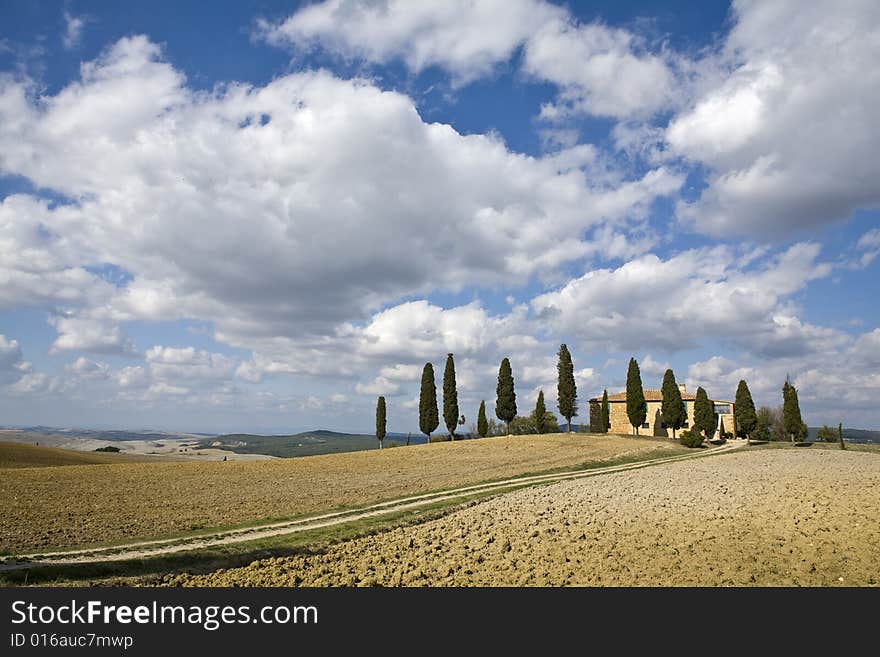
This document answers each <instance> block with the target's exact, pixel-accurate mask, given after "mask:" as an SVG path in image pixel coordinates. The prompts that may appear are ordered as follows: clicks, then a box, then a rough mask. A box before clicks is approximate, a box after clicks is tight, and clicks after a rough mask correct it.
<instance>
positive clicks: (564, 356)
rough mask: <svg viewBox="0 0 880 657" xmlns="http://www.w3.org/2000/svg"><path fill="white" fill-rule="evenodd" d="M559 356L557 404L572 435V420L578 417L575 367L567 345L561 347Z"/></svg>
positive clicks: (557, 366)
mask: <svg viewBox="0 0 880 657" xmlns="http://www.w3.org/2000/svg"><path fill="white" fill-rule="evenodd" d="M558 356H559V362H558V363H557V365H556V369H557V371H558V372H559V383H558V384H557V386H556V392H557V403H558V406H559V413H560V415H562V417H564V418H565V421H566V422H567V423H568V433H571V418H573V417H577V386H576V385H575V383H574V365H573V364H572V362H571V354H570V353H568V347H567V346H566V345H565V344H561V345H559V353H558Z"/></svg>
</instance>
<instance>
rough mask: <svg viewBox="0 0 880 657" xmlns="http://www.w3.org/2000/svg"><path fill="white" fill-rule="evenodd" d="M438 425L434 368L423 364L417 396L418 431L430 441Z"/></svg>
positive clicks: (429, 364)
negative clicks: (420, 386) (420, 384)
mask: <svg viewBox="0 0 880 657" xmlns="http://www.w3.org/2000/svg"><path fill="white" fill-rule="evenodd" d="M439 424H440V418H439V417H438V415H437V386H436V385H435V383H434V366H433V365H431V363H425V368H424V369H423V370H422V389H421V392H420V394H419V430H420V431H421V432H422V433H423V434H425V435H426V436H427V437H428V442H430V441H431V432H432V431H434V430H435V429H436V428H437V426H438V425H439Z"/></svg>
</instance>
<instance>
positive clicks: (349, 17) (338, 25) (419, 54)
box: [259, 0, 564, 83]
mask: <svg viewBox="0 0 880 657" xmlns="http://www.w3.org/2000/svg"><path fill="white" fill-rule="evenodd" d="M563 13H564V12H563V10H562V9H560V8H557V7H554V6H553V5H550V4H548V3H546V2H541V1H538V0H516V1H513V2H511V1H510V0H482V1H481V2H469V1H468V0H451V1H443V0H437V1H434V0H427V1H424V2H407V1H406V0H389V1H388V2H381V3H380V2H374V3H356V2H347V1H346V0H326V1H325V2H319V3H315V4H311V5H308V6H306V7H304V8H302V9H300V10H298V11H297V12H296V13H294V14H293V15H292V16H290V17H288V18H286V19H284V20H282V21H280V22H278V23H269V22H266V21H261V22H260V23H259V29H260V32H261V34H262V36H263V37H264V38H265V39H266V40H267V41H268V42H269V43H272V44H275V45H288V46H293V47H297V48H303V47H307V48H314V47H321V48H323V49H325V50H329V51H331V52H334V53H336V54H339V55H341V56H343V57H346V58H349V59H353V58H359V59H365V60H367V61H371V62H375V63H385V62H388V61H389V60H391V59H395V58H400V59H402V60H403V61H404V62H406V65H407V67H408V68H409V69H410V70H411V71H413V72H419V71H422V70H424V69H425V68H427V67H429V66H441V67H443V68H445V69H447V70H449V71H450V72H451V73H452V74H453V75H454V76H455V79H456V80H457V82H458V83H465V82H469V81H471V80H474V79H476V78H478V77H482V76H484V75H487V74H489V73H491V72H492V71H493V69H494V68H495V67H496V66H497V65H498V64H499V63H500V62H504V61H507V60H508V59H510V57H511V56H512V55H513V52H514V50H515V49H516V48H517V47H519V45H520V44H521V43H522V42H523V41H524V40H525V39H526V38H527V37H528V36H529V34H530V33H531V32H532V31H533V30H534V29H535V26H536V25H541V24H543V23H545V22H547V21H549V20H551V19H553V18H555V17H558V16H561V15H562V14H563Z"/></svg>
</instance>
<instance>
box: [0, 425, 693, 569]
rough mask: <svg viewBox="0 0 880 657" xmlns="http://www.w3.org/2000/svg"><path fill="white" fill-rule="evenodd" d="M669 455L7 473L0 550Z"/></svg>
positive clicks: (627, 449)
mask: <svg viewBox="0 0 880 657" xmlns="http://www.w3.org/2000/svg"><path fill="white" fill-rule="evenodd" d="M678 451H684V448H681V447H677V446H675V445H672V444H671V442H670V441H663V440H657V439H643V438H641V439H640V438H629V437H619V436H593V435H586V434H570V435H567V434H550V435H544V436H511V437H501V438H484V439H481V440H469V441H459V442H456V443H435V444H431V445H414V446H411V447H398V448H395V449H384V450H381V451H380V450H376V451H372V452H351V453H347V454H327V455H323V456H311V457H303V458H295V459H276V460H271V461H257V462H244V461H235V462H233V461H229V462H225V463H223V462H208V463H131V464H120V465H85V466H69V467H64V468H23V469H14V470H13V469H10V470H4V471H2V474H0V552H4V551H5V552H11V553H24V552H28V551H36V550H43V549H50V548H66V547H73V546H78V545H94V544H97V543H100V542H108V541H121V540H131V539H136V538H153V537H159V536H164V535H170V534H175V533H180V532H189V531H192V530H194V529H200V528H216V527H228V526H232V525H239V524H244V523H248V522H254V521H258V520H263V519H266V518H284V517H291V516H296V515H300V514H306V513H315V512H319V511H326V510H329V509H335V508H340V507H354V506H361V505H364V504H370V503H374V502H378V501H382V500H388V499H394V498H396V497H402V496H405V495H414V494H418V493H422V492H429V491H435V490H440V489H445V488H451V487H454V486H463V485H467V484H471V483H478V482H482V481H487V480H491V479H498V478H503V477H512V476H515V475H519V474H524V473H529V472H539V471H546V470H550V469H555V468H564V467H576V466H579V465H582V464H584V463H589V462H601V461H605V460H610V459H617V458H631V457H636V456H644V455H649V454H650V455H652V456H660V455H663V454H668V453H671V452H678Z"/></svg>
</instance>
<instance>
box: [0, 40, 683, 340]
mask: <svg viewBox="0 0 880 657" xmlns="http://www.w3.org/2000/svg"><path fill="white" fill-rule="evenodd" d="M81 72H82V74H81V80H79V81H76V82H72V83H70V84H68V85H67V86H65V87H63V88H62V89H61V90H60V91H59V92H58V93H57V94H55V95H53V96H44V97H40V98H39V99H34V98H33V92H34V90H33V89H30V88H29V87H28V86H27V85H26V84H24V83H21V82H18V81H15V80H11V79H6V78H4V79H3V80H2V81H0V170H2V171H3V172H5V173H9V174H16V175H21V176H25V177H27V178H29V179H30V180H31V181H33V182H34V184H35V185H37V186H40V187H46V188H49V189H53V190H56V191H58V192H60V193H62V194H65V195H67V196H69V197H70V198H73V199H76V202H75V203H72V204H68V205H62V206H58V207H55V208H53V209H51V210H50V209H48V208H47V206H46V205H45V204H43V203H41V202H39V201H36V200H34V199H32V198H30V197H13V199H12V200H10V199H6V201H5V202H4V205H6V204H10V207H9V208H8V212H9V216H10V217H14V219H12V218H11V219H9V221H7V223H6V224H2V223H0V228H3V231H2V232H0V238H2V239H5V240H6V242H8V245H9V249H8V252H9V253H20V252H21V251H22V249H23V248H25V247H27V245H28V244H29V243H32V244H33V245H34V246H33V248H34V249H36V251H35V254H36V255H38V256H40V258H43V259H44V260H45V261H46V262H47V265H46V267H47V269H46V270H45V272H40V273H39V274H38V275H34V276H31V277H30V278H28V275H27V267H32V266H33V265H32V264H28V263H30V262H33V260H32V259H30V258H28V259H25V258H23V257H22V258H19V259H15V258H16V257H17V256H13V260H12V261H11V262H10V263H9V266H8V269H9V270H10V271H11V272H12V275H11V277H12V280H13V281H14V282H15V281H17V280H19V279H21V280H22V281H23V282H22V283H21V284H18V285H14V286H12V291H10V292H7V291H6V290H4V293H3V294H9V295H10V298H9V300H8V302H7V303H8V304H9V305H10V306H11V307H17V306H19V305H21V304H22V303H28V302H31V301H34V302H36V301H37V300H39V301H42V302H43V303H45V302H47V301H54V302H56V303H60V304H61V305H62V306H63V307H65V308H68V309H69V313H68V315H67V317H66V320H65V321H63V322H62V321H59V322H58V323H57V326H58V328H59V329H60V331H61V332H60V334H59V338H58V341H57V342H56V345H55V349H56V350H61V349H77V348H79V349H90V350H98V351H101V350H103V351H108V350H113V349H115V350H123V351H124V350H125V349H126V347H125V338H124V336H123V335H122V334H121V333H120V331H119V329H118V326H119V324H120V323H121V322H126V321H133V320H139V319H143V320H150V321H162V320H174V319H180V318H195V319H205V320H209V321H214V322H215V323H216V329H217V335H218V336H221V339H225V340H228V341H236V342H239V343H245V342H248V343H249V344H255V341H256V340H257V339H262V338H270V337H276V338H277V337H281V338H284V337H288V336H294V335H295V336H297V339H298V340H300V341H307V340H310V339H312V337H313V336H316V335H318V336H320V335H327V334H328V333H332V331H334V330H336V327H339V326H340V325H341V324H343V323H345V322H350V321H361V320H363V319H365V318H366V317H368V316H369V314H370V312H371V311H372V310H373V309H375V308H377V307H380V306H381V305H382V304H387V303H389V302H392V301H395V300H397V299H399V298H401V297H403V296H407V295H423V294H425V293H427V292H430V291H432V290H435V289H450V290H455V289H459V288H461V287H462V286H464V285H491V284H498V283H502V282H503V283H505V284H511V283H516V282H517V281H519V282H524V281H525V280H526V279H527V278H528V277H529V276H531V275H533V274H535V273H537V272H540V273H541V274H542V275H544V274H549V273H552V271H554V270H556V269H557V268H558V267H559V266H560V265H561V264H563V263H565V262H567V261H571V260H574V259H578V258H581V257H583V256H584V255H586V254H590V253H595V252H596V250H597V249H598V248H599V246H598V243H597V242H592V241H590V240H589V239H584V238H583V237H582V236H583V234H584V232H585V231H587V230H588V229H590V228H596V227H600V228H601V227H604V226H609V228H607V229H603V230H605V232H603V233H601V234H602V235H608V234H610V235H614V236H615V238H616V239H620V240H623V241H624V242H626V240H627V238H626V235H627V233H628V228H627V227H628V225H629V224H628V222H629V220H630V219H632V218H633V217H635V218H638V217H640V216H641V215H643V214H644V212H645V209H646V208H647V207H649V206H650V204H651V203H652V201H653V200H654V199H656V198H658V197H662V196H666V195H670V194H672V193H674V192H675V191H676V190H677V189H678V187H679V186H680V184H681V182H682V180H683V178H682V176H681V175H679V174H677V173H675V172H672V171H669V170H667V169H664V168H658V169H654V170H650V171H648V172H647V173H646V174H645V175H644V176H642V177H641V178H636V179H620V178H619V177H617V178H615V177H613V176H612V177H609V176H608V175H605V176H588V175H587V174H586V173H585V171H584V170H583V169H581V168H580V166H581V165H587V164H588V161H590V160H591V159H592V155H591V154H589V153H587V152H586V151H584V152H581V151H577V152H575V151H570V152H566V153H564V154H563V153H557V154H554V155H552V156H548V157H547V158H534V157H529V156H525V155H521V154H517V153H514V152H511V151H510V150H509V149H508V148H507V147H506V146H505V145H504V144H503V143H502V142H500V141H499V140H498V139H497V138H495V137H492V136H484V135H468V136H464V135H460V134H458V133H457V132H456V131H455V130H453V129H452V128H451V127H450V126H448V125H442V124H436V123H435V124H429V123H425V122H424V121H423V120H422V119H421V118H420V117H419V115H418V112H417V111H416V109H415V106H414V104H413V101H412V100H411V99H410V98H408V97H406V96H404V95H402V94H399V93H395V92H385V91H381V90H380V89H378V88H377V87H375V86H374V85H372V84H370V83H368V82H366V81H363V80H350V81H345V80H339V79H337V78H334V77H333V76H332V75H330V74H329V73H326V72H305V73H297V74H293V75H288V76H284V77H280V78H277V79H275V80H273V81H272V82H270V83H269V84H268V85H266V86H265V87H249V86H244V85H228V86H226V87H219V88H217V89H215V90H214V91H212V92H209V93H208V92H202V93H196V92H192V91H190V90H189V89H188V88H186V86H185V85H184V82H185V80H184V77H183V75H182V74H181V73H179V72H178V71H176V70H175V69H174V68H173V67H172V66H170V65H169V64H168V63H166V62H164V61H162V59H161V52H160V50H159V48H158V46H156V45H155V44H153V43H151V42H150V41H148V40H147V39H146V38H145V37H141V36H136V37H131V38H125V39H122V40H120V41H119V42H117V43H116V44H114V45H113V46H112V47H111V48H109V49H108V50H107V51H106V52H105V53H103V54H102V55H101V57H100V58H98V59H97V60H96V61H93V62H86V63H84V64H83V65H82V66H81ZM581 150H583V149H581ZM588 155H589V157H587V156H588ZM584 158H586V159H584ZM340 190H344V193H341V192H340ZM0 219H2V215H0ZM44 226H51V230H52V233H51V239H46V238H45V237H44V235H43V231H44V228H43V227H44ZM611 226H613V228H610V227H611ZM22 231H25V232H22ZM608 231H610V232H608ZM391 235H393V236H394V239H389V236H391ZM28 240H30V242H29V241H28ZM232 245H234V248H233V247H232ZM619 252H621V253H622V252H623V251H619ZM219 253H222V254H223V257H218V255H217V254H219ZM327 254H335V255H336V256H337V257H327ZM99 263H104V264H110V265H115V266H117V267H121V268H122V269H124V270H125V271H126V272H127V273H129V274H130V275H131V279H132V280H131V281H130V282H128V283H127V284H126V285H125V286H124V287H121V288H116V287H114V286H113V285H112V284H110V283H108V282H107V281H104V280H102V279H100V278H98V277H96V276H94V275H92V274H90V273H89V272H88V271H86V270H85V269H84V268H85V267H86V266H92V265H95V264H99ZM28 281H30V283H28Z"/></svg>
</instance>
